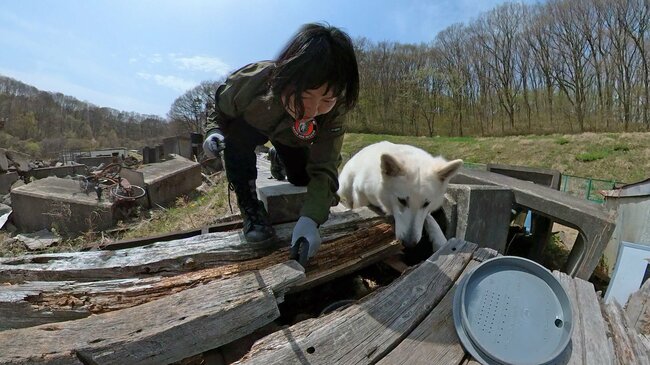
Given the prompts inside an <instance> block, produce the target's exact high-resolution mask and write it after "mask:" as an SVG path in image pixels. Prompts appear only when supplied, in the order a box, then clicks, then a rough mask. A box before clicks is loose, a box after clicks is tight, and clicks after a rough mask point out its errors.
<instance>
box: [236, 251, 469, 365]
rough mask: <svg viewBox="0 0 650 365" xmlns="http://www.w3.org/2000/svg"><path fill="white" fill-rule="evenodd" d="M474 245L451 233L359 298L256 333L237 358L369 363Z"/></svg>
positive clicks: (435, 296) (415, 320)
mask: <svg viewBox="0 0 650 365" xmlns="http://www.w3.org/2000/svg"><path fill="white" fill-rule="evenodd" d="M476 247H477V246H476V245H475V244H473V243H469V242H465V241H462V240H458V239H451V240H450V241H449V243H448V244H447V245H446V246H444V247H443V248H442V249H440V250H439V251H438V252H436V253H435V254H434V255H433V256H431V257H430V258H429V259H427V260H426V261H424V262H423V263H422V264H420V265H419V266H418V267H416V268H414V269H413V270H411V271H410V272H408V273H407V274H405V275H403V276H401V277H400V278H398V279H397V280H395V281H394V282H393V283H392V284H391V285H390V286H387V287H385V288H383V289H382V290H378V291H376V292H374V293H372V294H371V295H369V296H368V297H367V298H366V299H364V300H363V301H361V302H360V303H358V304H355V305H352V306H350V307H348V308H346V309H344V310H342V311H335V312H332V313H330V314H328V315H325V316H322V317H319V318H314V319H310V320H306V321H302V322H299V323H297V324H295V325H293V326H291V327H289V328H286V329H283V330H282V331H278V332H275V333H273V334H271V335H269V336H267V337H265V338H263V339H261V340H260V341H258V342H257V343H255V345H253V348H252V349H251V351H250V352H249V353H248V354H247V355H246V356H245V357H244V358H243V359H242V360H241V361H240V362H238V364H264V365H271V364H278V365H279V364H283V365H285V364H308V363H309V364H374V363H376V362H377V361H379V360H380V359H381V358H383V357H384V356H385V355H386V354H387V353H388V352H389V351H391V350H392V349H393V348H394V347H395V346H396V345H397V344H398V343H399V342H401V341H402V340H403V339H404V338H405V337H406V336H407V335H408V334H409V333H410V332H411V331H412V330H413V329H414V328H416V327H417V326H418V325H419V323H420V322H421V321H422V320H423V319H424V318H425V317H426V316H427V315H428V314H429V313H430V312H431V310H432V309H433V308H434V307H435V306H436V305H437V304H438V302H440V300H441V299H442V298H443V297H444V296H445V295H446V293H447V291H448V290H449V288H450V287H451V286H452V285H453V283H454V282H455V281H456V279H457V278H458V276H459V275H460V273H461V272H462V271H463V269H464V268H465V267H466V266H467V264H468V262H469V261H470V260H471V258H472V254H473V252H474V251H475V250H476Z"/></svg>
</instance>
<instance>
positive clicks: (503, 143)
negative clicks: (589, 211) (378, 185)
mask: <svg viewBox="0 0 650 365" xmlns="http://www.w3.org/2000/svg"><path fill="white" fill-rule="evenodd" d="M383 140H387V141H391V142H394V143H407V144H411V145H414V146H418V147H420V148H422V149H424V150H426V151H429V152H430V153H432V154H434V155H442V156H444V157H445V158H447V159H456V158H462V159H463V160H464V161H465V162H468V163H481V164H486V163H500V164H508V165H522V166H531V167H542V168H550V169H555V170H558V171H560V172H561V173H563V174H568V175H574V176H583V177H591V178H597V179H603V180H616V181H624V182H628V183H629V182H635V181H639V180H643V179H645V178H647V177H648V175H650V133H618V134H614V133H603V134H596V133H584V134H576V135H559V134H556V135H545V136H537V135H531V136H511V137H485V138H480V137H434V138H428V137H403V136H389V135H369V134H348V135H347V136H346V138H345V143H344V145H343V158H344V161H345V160H346V159H349V157H350V155H351V154H354V153H355V152H356V151H358V150H360V149H361V148H363V147H364V146H366V145H368V144H371V143H374V142H379V141H383Z"/></svg>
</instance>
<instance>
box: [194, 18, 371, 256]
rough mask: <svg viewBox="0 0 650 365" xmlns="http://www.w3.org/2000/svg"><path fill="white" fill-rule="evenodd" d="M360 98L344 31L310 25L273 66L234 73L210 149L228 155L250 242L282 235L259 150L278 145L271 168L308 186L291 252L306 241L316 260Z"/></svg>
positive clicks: (222, 92)
mask: <svg viewBox="0 0 650 365" xmlns="http://www.w3.org/2000/svg"><path fill="white" fill-rule="evenodd" d="M358 95H359V72H358V67H357V60H356V57H355V54H354V48H353V45H352V41H351V40H350V37H349V36H348V35H347V34H346V33H344V32H343V31H341V30H340V29H338V28H336V27H332V26H327V25H322V24H306V25H304V26H303V27H302V28H301V29H300V30H299V31H298V33H296V34H295V35H294V37H293V38H292V39H291V40H290V41H289V43H288V44H287V45H286V47H285V48H284V50H283V51H282V52H281V53H280V55H279V57H278V58H277V59H276V60H274V61H264V62H257V63H253V64H250V65H247V66H245V67H243V68H241V69H239V70H237V71H235V72H234V73H232V74H231V75H230V76H229V77H228V79H227V80H226V82H225V83H223V84H222V85H220V86H219V88H218V89H217V92H216V97H215V100H216V101H215V107H214V111H213V112H212V113H211V114H210V116H209V117H208V121H207V124H206V126H205V134H206V139H205V142H204V143H203V149H204V150H205V152H206V154H208V155H211V156H215V155H217V154H218V153H219V152H220V151H221V150H224V162H225V165H226V175H227V177H228V181H229V183H230V187H231V189H233V190H234V191H235V194H236V195H237V203H238V205H239V209H240V211H241V214H242V218H243V221H244V228H243V231H244V236H245V237H246V240H247V241H249V242H260V241H265V240H267V239H269V238H272V237H273V236H274V235H275V232H274V230H273V227H272V226H271V224H270V222H269V219H268V214H267V212H266V210H265V209H264V205H263V204H262V202H260V201H259V200H258V199H257V193H256V187H255V179H256V178H257V167H256V156H255V147H256V146H257V145H261V144H264V143H266V142H267V141H268V140H270V141H271V143H272V144H273V146H274V148H275V152H274V153H272V154H271V156H272V161H271V162H272V164H274V165H277V164H278V163H282V164H283V165H284V170H285V171H286V175H287V179H288V180H289V182H291V183H292V184H294V185H297V186H307V198H306V200H305V203H304V205H303V207H302V209H301V211H300V215H301V216H300V219H299V220H298V222H297V223H296V226H295V228H294V230H293V234H292V238H291V245H292V246H293V245H294V244H295V243H296V241H297V240H298V239H299V238H301V237H304V238H306V239H307V241H308V242H309V257H311V256H313V255H314V254H315V253H316V251H317V250H318V247H319V246H320V243H321V237H320V233H319V231H318V227H319V226H320V224H322V223H323V222H325V221H326V220H327V217H328V215H329V208H330V206H333V205H336V204H337V203H338V196H337V195H336V191H337V189H338V166H339V164H340V161H341V158H340V152H341V146H342V144H343V135H344V132H345V127H344V125H343V119H342V118H341V116H342V115H343V114H344V113H346V112H347V111H349V110H350V109H352V108H353V107H354V106H355V104H356V102H357V99H358Z"/></svg>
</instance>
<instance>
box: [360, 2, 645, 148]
mask: <svg viewBox="0 0 650 365" xmlns="http://www.w3.org/2000/svg"><path fill="white" fill-rule="evenodd" d="M649 26H650V1H649V0H550V1H548V2H546V3H542V4H535V5H525V4H521V3H506V4H503V5H500V6H498V7H496V8H495V9H493V10H491V11H489V12H487V13H484V14H482V15H481V16H479V17H478V18H477V19H475V20H474V21H472V22H471V23H469V24H455V25H452V26H450V27H448V28H446V29H444V30H443V31H441V32H440V33H439V34H437V35H436V36H435V40H434V41H433V42H431V43H430V44H421V45H406V44H399V43H386V42H381V43H373V42H370V41H368V40H366V39H358V40H357V41H356V46H357V48H358V57H359V66H360V67H359V69H360V72H361V82H362V87H361V97H360V105H359V106H358V108H357V109H355V110H354V112H353V113H351V115H350V116H349V118H348V124H349V127H350V128H349V129H350V130H352V131H357V132H373V133H389V134H406V135H418V136H434V135H453V136H466V135H507V134H526V133H554V132H560V133H579V132H584V131H635V130H648V129H649V128H650V116H649V115H648V100H649V99H650V95H649V94H650V86H649V82H650V76H649V73H648V67H649V65H648V62H649V61H650V50H649V49H648V48H649V47H648V46H649V44H650V33H649V32H648V27H649Z"/></svg>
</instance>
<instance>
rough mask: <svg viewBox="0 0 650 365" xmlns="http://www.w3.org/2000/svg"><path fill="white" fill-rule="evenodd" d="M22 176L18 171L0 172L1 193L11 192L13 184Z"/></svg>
mask: <svg viewBox="0 0 650 365" xmlns="http://www.w3.org/2000/svg"><path fill="white" fill-rule="evenodd" d="M18 179H20V176H19V175H18V173H16V172H6V173H4V174H0V195H4V194H9V191H10V190H11V186H12V185H13V183H15V182H16V181H17V180H18Z"/></svg>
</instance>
